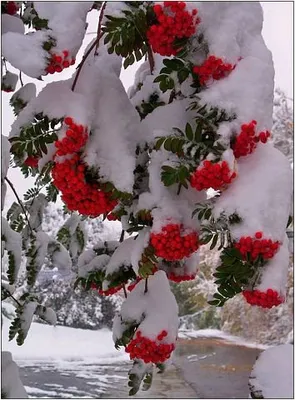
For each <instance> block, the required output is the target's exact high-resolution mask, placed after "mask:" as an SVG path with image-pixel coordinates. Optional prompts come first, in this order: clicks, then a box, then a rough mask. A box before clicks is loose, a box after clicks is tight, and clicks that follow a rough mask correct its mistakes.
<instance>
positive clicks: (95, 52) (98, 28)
mask: <svg viewBox="0 0 295 400" xmlns="http://www.w3.org/2000/svg"><path fill="white" fill-rule="evenodd" d="M106 5H107V1H105V2H104V3H103V5H102V6H101V9H100V14H99V20H98V25H97V34H96V37H97V38H98V41H97V43H96V46H95V51H94V55H95V56H97V55H98V51H97V50H98V47H99V40H100V38H101V25H102V19H103V14H104V10H105V8H106Z"/></svg>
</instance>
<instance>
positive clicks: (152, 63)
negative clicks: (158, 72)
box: [148, 45, 155, 74]
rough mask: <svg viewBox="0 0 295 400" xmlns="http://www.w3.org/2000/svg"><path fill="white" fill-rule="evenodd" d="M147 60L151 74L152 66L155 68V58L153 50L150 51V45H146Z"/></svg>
mask: <svg viewBox="0 0 295 400" xmlns="http://www.w3.org/2000/svg"><path fill="white" fill-rule="evenodd" d="M148 61H149V64H150V70H151V74H153V71H154V68H155V60H154V54H153V51H152V49H151V46H150V45H148Z"/></svg>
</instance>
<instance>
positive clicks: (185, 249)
mask: <svg viewBox="0 0 295 400" xmlns="http://www.w3.org/2000/svg"><path fill="white" fill-rule="evenodd" d="M183 230H184V229H183V226H182V225H178V224H169V225H166V226H165V227H163V228H162V232H160V233H152V234H151V245H152V246H153V247H154V249H155V254H156V256H158V257H162V258H164V259H165V260H168V261H175V260H181V259H183V258H184V257H189V256H190V255H191V254H192V253H194V252H195V251H196V250H197V249H198V247H199V243H198V235H197V233H196V232H191V233H188V234H186V235H183V236H182V235H181V234H182V232H183Z"/></svg>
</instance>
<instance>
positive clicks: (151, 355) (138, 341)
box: [125, 330, 175, 364]
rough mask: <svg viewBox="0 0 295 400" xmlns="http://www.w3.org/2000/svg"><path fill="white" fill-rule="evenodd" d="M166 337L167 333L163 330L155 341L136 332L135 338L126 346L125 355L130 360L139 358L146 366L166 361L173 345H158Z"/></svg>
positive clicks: (173, 347)
mask: <svg viewBox="0 0 295 400" xmlns="http://www.w3.org/2000/svg"><path fill="white" fill-rule="evenodd" d="M167 335H168V333H167V331H165V330H163V331H162V332H161V333H160V334H159V335H158V336H157V340H156V341H153V340H151V339H148V338H146V337H144V336H142V335H141V332H140V331H137V332H136V337H135V338H134V339H133V340H131V342H130V343H129V344H128V345H127V346H126V349H125V350H126V353H129V354H130V359H131V360H133V359H134V358H139V359H141V360H143V361H144V362H145V363H146V364H148V363H150V362H152V363H155V364H158V363H163V362H164V361H166V360H167V359H168V358H169V357H170V355H171V353H172V351H173V350H174V349H175V345H174V344H173V343H171V344H167V343H159V342H160V341H162V340H163V339H164V338H165V337H166V336H167Z"/></svg>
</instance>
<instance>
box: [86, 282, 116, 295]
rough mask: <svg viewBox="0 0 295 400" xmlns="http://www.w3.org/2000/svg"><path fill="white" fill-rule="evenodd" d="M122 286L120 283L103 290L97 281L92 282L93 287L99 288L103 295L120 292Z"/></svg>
mask: <svg viewBox="0 0 295 400" xmlns="http://www.w3.org/2000/svg"><path fill="white" fill-rule="evenodd" d="M122 288H123V286H122V285H120V286H116V287H113V288H110V289H107V290H102V289H100V288H99V287H98V286H97V285H96V284H95V283H91V289H94V290H97V291H98V293H99V294H100V295H101V296H111V295H112V294H115V293H117V292H119V291H120V290H121V289H122Z"/></svg>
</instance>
